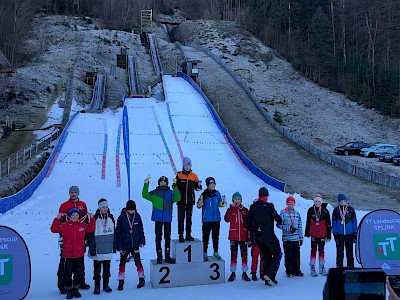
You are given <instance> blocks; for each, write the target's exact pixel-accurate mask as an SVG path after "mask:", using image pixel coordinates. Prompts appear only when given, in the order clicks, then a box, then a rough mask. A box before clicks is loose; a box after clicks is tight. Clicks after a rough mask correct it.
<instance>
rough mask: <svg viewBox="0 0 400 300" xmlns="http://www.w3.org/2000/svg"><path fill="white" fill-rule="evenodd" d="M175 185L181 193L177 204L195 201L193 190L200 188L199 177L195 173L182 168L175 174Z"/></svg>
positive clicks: (186, 204) (187, 204)
mask: <svg viewBox="0 0 400 300" xmlns="http://www.w3.org/2000/svg"><path fill="white" fill-rule="evenodd" d="M176 186H177V187H178V189H179V192H180V193H181V199H180V201H179V202H178V205H182V206H189V205H194V203H195V202H196V201H195V195H194V191H195V190H201V186H200V185H199V178H198V177H197V175H196V174H195V173H193V172H192V170H190V171H186V170H182V171H180V172H178V174H176Z"/></svg>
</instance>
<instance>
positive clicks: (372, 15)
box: [0, 0, 400, 117]
mask: <svg viewBox="0 0 400 300" xmlns="http://www.w3.org/2000/svg"><path fill="white" fill-rule="evenodd" d="M172 7H174V8H178V9H180V10H181V11H182V12H184V14H185V16H186V17H187V18H190V19H202V18H204V19H213V20H237V21H240V22H241V24H242V25H243V27H244V28H245V29H247V30H248V31H250V32H252V33H253V34H254V35H256V36H257V37H259V38H260V39H261V40H262V41H263V42H264V43H265V44H266V45H267V46H269V47H271V48H273V49H275V50H276V51H277V52H278V53H279V54H280V55H282V56H283V57H285V58H286V59H288V60H289V61H290V62H291V63H292V64H293V65H294V66H295V67H296V68H297V69H298V70H299V71H300V72H301V73H302V74H304V75H305V76H307V77H308V78H310V79H311V80H312V81H314V82H316V83H318V84H320V85H322V86H324V87H327V88H329V89H331V90H333V91H338V92H341V93H344V94H345V95H346V96H348V97H349V98H351V99H352V100H354V101H356V102H357V103H359V104H362V105H364V106H365V107H368V108H376V109H377V110H379V111H381V112H382V113H383V114H385V115H389V116H393V117H399V116H400V93H399V90H400V57H399V55H398V53H399V50H400V49H399V48H400V2H399V1H397V0H262V1H261V0H198V1H196V3H194V2H193V1H186V0H152V1H151V0H118V1H117V0H110V1H98V0H0V36H1V39H0V49H1V51H2V52H3V53H4V54H5V55H6V57H7V58H8V59H9V61H10V62H11V63H12V64H13V65H14V66H18V65H20V64H23V61H24V60H25V59H27V58H26V57H24V56H23V55H22V54H21V53H19V50H18V49H19V47H20V46H21V45H22V44H23V42H24V40H25V38H26V37H27V36H28V35H29V30H30V27H29V21H30V20H31V19H32V18H33V17H34V15H35V13H37V12H43V13H47V14H67V15H78V16H92V17H96V18H100V19H101V20H102V22H103V23H104V24H105V25H106V26H107V27H109V28H112V29H122V30H127V31H131V30H134V31H138V30H140V10H142V9H153V11H154V13H158V12H161V13H164V14H168V13H172V11H173V10H172V9H171V8H172Z"/></svg>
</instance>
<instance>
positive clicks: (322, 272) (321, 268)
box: [319, 266, 328, 276]
mask: <svg viewBox="0 0 400 300" xmlns="http://www.w3.org/2000/svg"><path fill="white" fill-rule="evenodd" d="M319 274H321V275H322V276H326V275H328V272H327V271H326V270H325V268H324V266H319Z"/></svg>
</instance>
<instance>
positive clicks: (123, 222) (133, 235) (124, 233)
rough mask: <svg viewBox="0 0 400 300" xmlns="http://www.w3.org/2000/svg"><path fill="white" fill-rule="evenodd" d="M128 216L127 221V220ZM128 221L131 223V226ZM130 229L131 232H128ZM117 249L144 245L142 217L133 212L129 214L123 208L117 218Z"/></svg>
mask: <svg viewBox="0 0 400 300" xmlns="http://www.w3.org/2000/svg"><path fill="white" fill-rule="evenodd" d="M128 218H129V221H128ZM129 223H131V224H133V226H132V228H131V227H130V225H129ZM131 230H132V232H130V231H131ZM115 231H116V234H117V250H118V251H119V250H126V249H135V248H139V246H140V245H145V244H146V240H145V237H144V229H143V223H142V218H141V217H140V215H139V214H138V213H137V212H135V213H134V214H132V215H130V214H129V213H127V212H126V210H125V208H124V209H123V210H122V211H121V215H120V216H119V217H118V220H117V228H116V230H115Z"/></svg>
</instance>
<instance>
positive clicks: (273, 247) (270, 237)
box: [247, 187, 282, 286]
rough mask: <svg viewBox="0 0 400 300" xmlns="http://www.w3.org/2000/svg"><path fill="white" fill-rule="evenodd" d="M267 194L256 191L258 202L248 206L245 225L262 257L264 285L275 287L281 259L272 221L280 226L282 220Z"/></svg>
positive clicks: (262, 191)
mask: <svg viewBox="0 0 400 300" xmlns="http://www.w3.org/2000/svg"><path fill="white" fill-rule="evenodd" d="M268 196H269V192H268V190H267V188H265V187H262V188H260V190H259V191H258V200H257V201H256V202H254V203H253V204H252V205H251V206H250V210H249V217H248V220H247V224H248V225H249V226H250V230H251V233H252V234H255V237H256V242H257V245H258V246H259V247H260V251H261V253H262V255H263V261H264V279H265V285H271V286H273V285H276V284H278V281H277V280H276V278H275V277H276V273H277V272H278V269H279V262H280V259H281V247H280V245H279V240H278V238H277V237H276V235H275V232H274V221H275V222H276V223H277V225H280V224H282V218H281V217H280V216H279V215H278V213H277V212H276V210H275V207H274V205H273V204H272V203H270V202H269V201H268Z"/></svg>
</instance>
